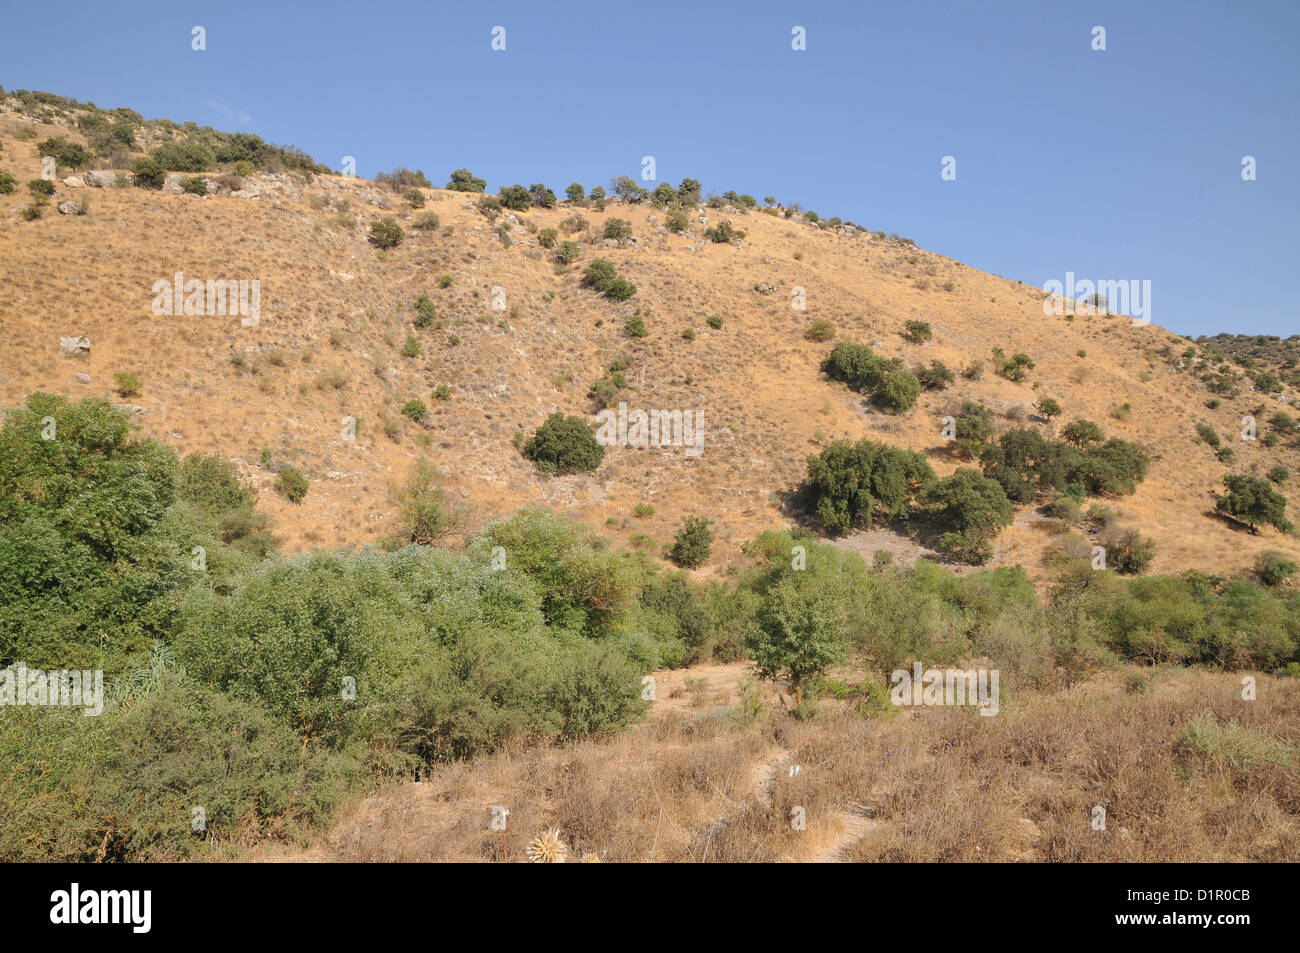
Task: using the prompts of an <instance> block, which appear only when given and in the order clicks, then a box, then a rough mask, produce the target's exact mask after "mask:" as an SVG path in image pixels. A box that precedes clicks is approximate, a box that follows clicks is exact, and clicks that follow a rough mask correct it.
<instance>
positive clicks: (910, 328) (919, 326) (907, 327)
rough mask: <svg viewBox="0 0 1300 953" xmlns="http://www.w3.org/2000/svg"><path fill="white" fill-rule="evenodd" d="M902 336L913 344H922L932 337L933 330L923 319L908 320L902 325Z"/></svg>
mask: <svg viewBox="0 0 1300 953" xmlns="http://www.w3.org/2000/svg"><path fill="white" fill-rule="evenodd" d="M903 337H905V338H907V339H908V340H909V341H911V342H912V343H913V344H922V343H924V342H925V341H929V340H930V339H932V338H933V337H934V332H933V331H932V330H931V329H930V325H929V323H928V322H925V321H908V322H907V323H906V324H904V325H903Z"/></svg>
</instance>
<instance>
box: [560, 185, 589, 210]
mask: <svg viewBox="0 0 1300 953" xmlns="http://www.w3.org/2000/svg"><path fill="white" fill-rule="evenodd" d="M564 197H565V198H567V199H568V200H569V201H570V202H572V203H574V204H575V205H577V204H580V203H581V202H582V201H583V200H584V199H586V197H587V190H586V189H584V188H583V187H582V183H581V182H573V183H571V184H570V185H569V187H568V188H567V189H565V190H564Z"/></svg>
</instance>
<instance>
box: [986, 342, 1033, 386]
mask: <svg viewBox="0 0 1300 953" xmlns="http://www.w3.org/2000/svg"><path fill="white" fill-rule="evenodd" d="M993 368H994V370H995V371H996V372H997V373H998V375H999V376H1001V377H1005V378H1006V379H1007V380H1009V381H1011V382H1012V383H1016V384H1019V383H1021V382H1023V381H1024V379H1025V377H1026V376H1028V375H1027V372H1028V371H1032V370H1033V369H1034V362H1033V360H1032V359H1030V357H1029V355H1028V354H1023V353H1018V354H1015V355H1013V356H1012V357H1007V356H1006V355H1005V354H1004V353H1003V352H1002V348H1000V347H995V348H994V349H993Z"/></svg>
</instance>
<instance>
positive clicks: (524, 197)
mask: <svg viewBox="0 0 1300 953" xmlns="http://www.w3.org/2000/svg"><path fill="white" fill-rule="evenodd" d="M497 198H498V199H500V200H501V205H502V207H503V208H508V209H512V210H514V211H516V212H526V211H527V210H528V209H530V208H532V207H533V197H532V195H530V194H529V192H528V190H527V189H526V188H524V187H523V186H522V185H506V186H502V187H501V188H500V189H499V190H498V191H497Z"/></svg>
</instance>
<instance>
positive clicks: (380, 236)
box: [370, 215, 406, 249]
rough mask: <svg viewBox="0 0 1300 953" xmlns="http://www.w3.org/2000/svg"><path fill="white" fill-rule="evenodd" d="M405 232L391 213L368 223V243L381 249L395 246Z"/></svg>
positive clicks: (400, 241)
mask: <svg viewBox="0 0 1300 953" xmlns="http://www.w3.org/2000/svg"><path fill="white" fill-rule="evenodd" d="M405 237H406V233H405V232H404V231H402V226H400V225H398V224H397V220H396V219H394V218H393V217H392V216H391V215H386V216H384V217H383V218H381V219H379V220H377V221H374V222H371V223H370V243H371V244H372V245H375V246H377V247H379V248H381V249H388V248H396V247H397V246H398V245H400V244H401V243H402V239H403V238H405Z"/></svg>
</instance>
